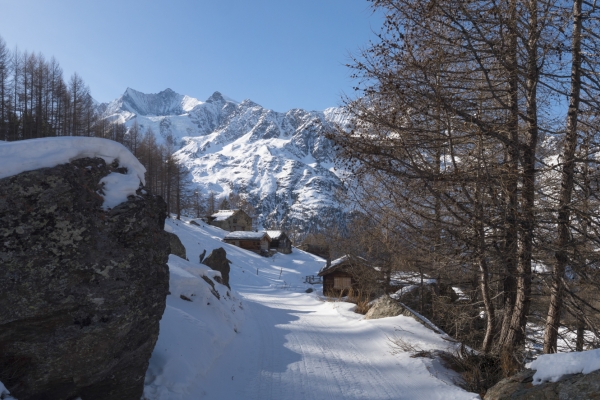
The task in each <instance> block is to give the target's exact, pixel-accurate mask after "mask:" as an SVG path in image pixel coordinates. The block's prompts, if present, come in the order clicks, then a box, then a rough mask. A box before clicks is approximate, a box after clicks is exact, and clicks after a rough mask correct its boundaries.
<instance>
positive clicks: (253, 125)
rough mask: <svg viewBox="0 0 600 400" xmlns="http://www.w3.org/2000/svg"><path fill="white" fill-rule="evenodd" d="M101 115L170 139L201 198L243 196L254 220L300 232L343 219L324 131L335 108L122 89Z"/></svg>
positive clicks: (334, 119)
mask: <svg viewBox="0 0 600 400" xmlns="http://www.w3.org/2000/svg"><path fill="white" fill-rule="evenodd" d="M103 116H104V118H109V119H111V120H116V121H119V122H122V123H124V124H125V125H126V126H127V127H131V126H132V125H133V123H134V121H137V123H138V125H139V127H140V129H142V130H146V129H148V128H151V129H152V130H153V131H154V132H155V134H156V136H157V139H159V140H166V138H167V137H171V138H172V139H173V140H174V143H175V150H176V151H175V154H176V156H177V157H178V158H179V159H180V161H181V162H182V163H183V164H184V165H185V167H186V168H187V170H188V172H189V180H190V182H191V184H192V185H194V187H197V188H198V189H199V190H200V191H201V192H202V193H203V194H204V195H205V196H207V195H208V193H209V192H211V191H212V192H214V193H215V194H216V196H217V197H218V198H223V197H224V196H227V195H229V194H230V193H232V192H235V193H240V194H243V195H245V196H246V197H247V198H248V200H249V201H250V202H251V203H252V204H253V205H254V206H255V207H256V208H257V211H258V213H259V216H258V224H259V226H264V227H267V226H268V227H277V228H283V229H288V230H292V229H293V230H298V231H301V232H307V231H311V230H319V229H321V228H323V227H324V226H326V225H328V224H330V223H331V222H332V221H334V220H339V219H342V218H343V215H344V212H345V211H344V210H343V208H342V207H341V206H340V204H339V202H338V201H337V200H336V199H335V192H336V191H337V190H340V189H343V187H344V185H343V183H342V181H341V179H340V177H339V176H338V174H337V171H336V170H335V168H334V159H335V150H334V148H333V145H332V143H331V141H329V140H328V139H327V138H326V137H325V133H327V132H331V131H333V130H334V129H336V125H337V124H343V123H344V121H345V117H344V114H343V110H342V109H341V108H335V107H333V108H328V109H326V110H324V111H306V110H302V109H291V110H288V111H286V112H276V111H273V110H269V109H266V108H264V107H262V106H260V105H259V104H257V103H255V102H253V101H252V100H249V99H246V100H243V101H242V102H237V101H235V100H232V99H230V98H228V97H227V96H224V95H223V94H222V93H220V92H218V91H217V92H214V93H213V94H212V95H211V96H210V97H209V98H208V99H207V100H206V101H200V100H197V99H194V98H191V97H189V96H185V95H181V94H178V93H175V92H174V91H172V90H171V89H166V90H163V91H161V92H159V93H157V94H144V93H141V92H138V91H135V90H134V89H131V88H128V89H127V90H126V91H125V93H124V94H123V95H122V96H120V97H119V98H118V99H116V100H113V101H112V102H110V103H108V104H107V105H106V108H105V111H104V113H103Z"/></svg>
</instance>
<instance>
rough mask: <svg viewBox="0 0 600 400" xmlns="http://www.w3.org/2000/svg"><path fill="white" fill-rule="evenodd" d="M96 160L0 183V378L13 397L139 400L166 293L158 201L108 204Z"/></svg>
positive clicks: (106, 168)
mask: <svg viewBox="0 0 600 400" xmlns="http://www.w3.org/2000/svg"><path fill="white" fill-rule="evenodd" d="M110 172H121V173H122V172H123V171H122V170H119V168H118V166H117V165H114V164H111V165H106V163H105V162H104V161H103V160H102V159H100V158H84V159H79V160H75V161H72V162H71V163H68V164H63V165H59V166H56V167H53V168H44V169H39V170H36V171H30V172H24V173H21V174H19V175H15V176H11V177H8V178H4V179H0V240H1V241H2V247H1V251H0V265H1V268H0V381H2V382H3V383H4V384H5V385H6V387H7V389H8V390H10V392H11V394H12V395H13V396H15V397H16V398H18V399H20V400H27V399H53V400H55V399H56V400H60V399H74V398H76V397H78V396H80V397H82V398H83V399H85V400H100V399H111V400H115V399H139V398H140V397H141V396H142V392H143V385H144V375H145V372H146V369H147V367H148V361H149V358H150V355H151V353H152V350H153V348H154V345H155V343H156V340H157V338H158V332H159V321H160V318H161V316H162V314H163V311H164V309H165V300H166V295H167V293H168V289H169V271H168V267H167V265H166V262H167V259H168V254H169V239H168V236H167V234H166V233H165V232H164V230H163V229H164V216H165V212H166V206H165V204H164V202H163V201H162V199H160V198H158V197H155V196H152V195H150V194H148V193H147V192H145V191H142V190H138V192H137V196H130V197H129V200H128V201H126V202H124V203H121V204H120V205H118V206H116V207H114V208H113V209H112V210H110V211H104V210H103V209H102V208H101V206H102V203H103V199H102V197H101V196H100V195H99V194H98V191H99V190H101V188H100V187H99V181H100V179H101V178H102V177H104V176H106V175H108V174H109V173H110Z"/></svg>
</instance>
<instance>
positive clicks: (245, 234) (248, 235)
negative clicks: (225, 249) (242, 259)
mask: <svg viewBox="0 0 600 400" xmlns="http://www.w3.org/2000/svg"><path fill="white" fill-rule="evenodd" d="M265 236H266V237H267V239H268V240H269V241H271V237H270V236H269V235H268V234H267V232H265V231H262V232H252V231H235V232H229V233H228V234H227V235H225V237H224V238H223V240H261V239H262V238H263V237H265Z"/></svg>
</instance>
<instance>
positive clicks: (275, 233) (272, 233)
mask: <svg viewBox="0 0 600 400" xmlns="http://www.w3.org/2000/svg"><path fill="white" fill-rule="evenodd" d="M267 234H268V235H269V237H270V238H271V239H273V240H277V239H279V238H280V237H281V235H283V232H282V231H267Z"/></svg>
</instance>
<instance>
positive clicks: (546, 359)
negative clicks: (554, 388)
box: [527, 349, 600, 385]
mask: <svg viewBox="0 0 600 400" xmlns="http://www.w3.org/2000/svg"><path fill="white" fill-rule="evenodd" d="M527 368H530V369H533V370H536V372H535V375H533V384H534V385H539V384H540V383H542V382H546V381H550V382H557V381H558V380H560V378H561V377H563V376H564V375H570V374H584V375H585V374H589V373H590V372H593V371H596V370H598V369H600V349H596V350H589V351H582V352H574V353H557V354H542V355H541V356H539V357H538V358H537V359H536V360H535V361H533V362H531V363H529V364H527Z"/></svg>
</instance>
